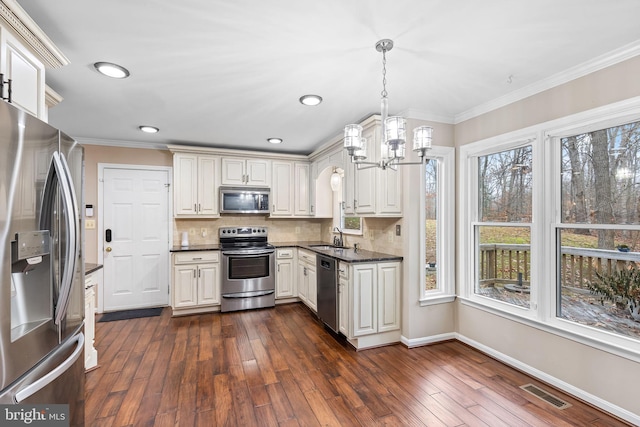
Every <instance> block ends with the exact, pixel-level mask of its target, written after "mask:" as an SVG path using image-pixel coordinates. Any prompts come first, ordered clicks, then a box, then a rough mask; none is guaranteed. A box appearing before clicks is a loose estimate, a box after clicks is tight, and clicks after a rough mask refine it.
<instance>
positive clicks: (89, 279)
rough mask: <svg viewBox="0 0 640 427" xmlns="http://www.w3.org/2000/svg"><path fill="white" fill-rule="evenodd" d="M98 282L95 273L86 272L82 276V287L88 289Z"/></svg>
mask: <svg viewBox="0 0 640 427" xmlns="http://www.w3.org/2000/svg"><path fill="white" fill-rule="evenodd" d="M97 284H98V278H97V277H96V275H95V274H87V275H86V276H84V288H85V289H88V288H90V287H92V286H95V285H97Z"/></svg>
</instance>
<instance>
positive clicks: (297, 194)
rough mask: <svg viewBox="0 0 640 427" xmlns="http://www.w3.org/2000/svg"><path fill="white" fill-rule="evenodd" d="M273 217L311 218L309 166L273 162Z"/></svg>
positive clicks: (299, 163) (305, 164)
mask: <svg viewBox="0 0 640 427" xmlns="http://www.w3.org/2000/svg"><path fill="white" fill-rule="evenodd" d="M271 199H272V202H271V216H309V164H308V163H301V162H291V161H286V160H282V161H280V160H278V161H276V160H274V161H273V162H272V183H271Z"/></svg>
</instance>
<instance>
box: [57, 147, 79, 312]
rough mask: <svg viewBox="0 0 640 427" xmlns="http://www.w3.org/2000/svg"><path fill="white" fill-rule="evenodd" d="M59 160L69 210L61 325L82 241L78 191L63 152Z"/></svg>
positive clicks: (67, 304) (63, 193)
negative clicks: (74, 188)
mask: <svg viewBox="0 0 640 427" xmlns="http://www.w3.org/2000/svg"><path fill="white" fill-rule="evenodd" d="M56 154H57V153H56ZM59 161H60V165H61V170H62V179H61V180H60V188H61V189H62V200H63V203H64V205H65V211H66V212H67V215H66V217H65V221H66V227H65V228H66V232H67V236H66V237H67V248H66V258H65V265H64V271H63V273H62V281H61V288H60V289H61V290H60V299H59V300H58V306H57V307H56V320H55V322H56V325H61V324H62V321H63V320H64V318H65V317H66V315H67V308H68V307H69V300H70V299H71V288H72V286H73V274H74V272H75V270H76V261H77V259H78V256H79V253H80V242H79V241H78V239H79V235H80V230H79V227H80V225H79V221H78V202H77V198H76V193H75V191H74V190H73V181H72V180H71V172H70V171H69V165H68V164H67V160H66V159H65V157H64V155H63V154H60V155H59Z"/></svg>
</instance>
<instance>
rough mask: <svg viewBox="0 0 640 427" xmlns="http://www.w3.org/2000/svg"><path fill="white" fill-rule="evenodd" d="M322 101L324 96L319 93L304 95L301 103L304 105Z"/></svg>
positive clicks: (316, 103)
mask: <svg viewBox="0 0 640 427" xmlns="http://www.w3.org/2000/svg"><path fill="white" fill-rule="evenodd" d="M321 102H322V97H321V96H319V95H304V96H301V97H300V103H301V104H303V105H311V106H313V105H318V104H320V103H321Z"/></svg>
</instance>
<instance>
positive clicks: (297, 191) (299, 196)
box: [293, 162, 311, 216]
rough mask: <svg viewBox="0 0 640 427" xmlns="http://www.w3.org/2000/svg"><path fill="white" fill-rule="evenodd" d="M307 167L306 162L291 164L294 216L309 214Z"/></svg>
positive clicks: (309, 200)
mask: <svg viewBox="0 0 640 427" xmlns="http://www.w3.org/2000/svg"><path fill="white" fill-rule="evenodd" d="M309 169H310V168H309V164H308V163H297V162H296V163H294V164H293V194H294V197H293V214H294V215H295V216H309V214H310V202H311V199H310V191H309V190H310V189H309Z"/></svg>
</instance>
